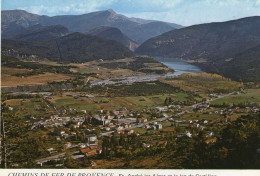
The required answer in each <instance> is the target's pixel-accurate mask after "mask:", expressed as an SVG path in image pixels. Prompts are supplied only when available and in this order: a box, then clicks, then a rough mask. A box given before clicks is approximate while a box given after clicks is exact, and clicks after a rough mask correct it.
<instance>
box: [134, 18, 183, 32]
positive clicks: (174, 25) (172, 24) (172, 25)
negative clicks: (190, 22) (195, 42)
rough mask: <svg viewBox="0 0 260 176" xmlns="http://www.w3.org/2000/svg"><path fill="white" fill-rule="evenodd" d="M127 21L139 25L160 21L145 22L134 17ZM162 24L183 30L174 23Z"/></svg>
mask: <svg viewBox="0 0 260 176" xmlns="http://www.w3.org/2000/svg"><path fill="white" fill-rule="evenodd" d="M129 19H130V20H131V21H133V22H136V23H139V24H147V23H151V22H160V21H157V20H145V19H142V18H134V17H132V18H129ZM164 23H166V24H168V25H170V26H171V27H174V28H175V29H180V28H183V26H181V25H178V24H175V23H167V22H164Z"/></svg>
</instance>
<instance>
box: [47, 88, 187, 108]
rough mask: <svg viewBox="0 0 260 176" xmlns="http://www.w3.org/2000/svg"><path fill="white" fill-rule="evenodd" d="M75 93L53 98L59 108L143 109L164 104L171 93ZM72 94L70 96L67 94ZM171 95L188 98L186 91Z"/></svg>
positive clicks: (181, 98) (176, 97) (177, 97)
mask: <svg viewBox="0 0 260 176" xmlns="http://www.w3.org/2000/svg"><path fill="white" fill-rule="evenodd" d="M72 94H73V93H66V94H64V95H62V96H54V97H53V99H52V100H51V101H52V102H53V103H54V104H55V105H56V106H57V107H58V108H61V107H64V108H74V109H77V110H87V111H92V112H94V111H97V110H100V109H101V108H102V109H104V110H117V109H120V108H121V107H126V108H127V109H133V110H142V109H144V108H148V109H150V108H154V107H156V106H163V105H164V100H165V98H166V97H169V94H159V95H151V96H126V97H98V96H97V97H94V98H87V97H80V98H78V99H75V98H74V97H72ZM67 95H70V96H67ZM171 97H172V99H173V100H175V101H183V100H185V99H186V98H188V95H187V94H185V93H174V94H171Z"/></svg>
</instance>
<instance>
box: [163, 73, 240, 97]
mask: <svg viewBox="0 0 260 176" xmlns="http://www.w3.org/2000/svg"><path fill="white" fill-rule="evenodd" d="M160 81H161V82H163V83H167V84H170V85H174V86H177V87H180V88H181V89H182V90H185V91H192V92H196V93H198V94H201V95H205V94H209V93H218V92H231V91H234V90H238V89H239V87H242V84H241V83H239V82H235V81H231V80H230V79H227V78H224V77H222V76H220V75H217V74H209V73H201V74H183V75H180V76H179V77H178V78H173V79H171V78H170V79H163V78H160Z"/></svg>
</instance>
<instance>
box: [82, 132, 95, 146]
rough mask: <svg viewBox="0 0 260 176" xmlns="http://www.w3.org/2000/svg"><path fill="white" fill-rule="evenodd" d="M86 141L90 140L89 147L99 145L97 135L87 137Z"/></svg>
mask: <svg viewBox="0 0 260 176" xmlns="http://www.w3.org/2000/svg"><path fill="white" fill-rule="evenodd" d="M85 139H87V140H88V144H89V145H97V143H98V139H97V135H95V134H89V135H86V136H85Z"/></svg>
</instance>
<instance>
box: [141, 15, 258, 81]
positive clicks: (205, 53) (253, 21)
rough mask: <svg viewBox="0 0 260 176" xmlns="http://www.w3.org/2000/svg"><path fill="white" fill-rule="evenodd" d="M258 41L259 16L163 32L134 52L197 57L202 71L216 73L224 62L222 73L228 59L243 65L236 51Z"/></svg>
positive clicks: (229, 70)
mask: <svg viewBox="0 0 260 176" xmlns="http://www.w3.org/2000/svg"><path fill="white" fill-rule="evenodd" d="M259 44H260V17H249V18H243V19H239V20H233V21H227V22H222V23H209V24H201V25H195V26H190V27H186V28H181V29H177V30H173V31H170V32H166V33H164V34H162V35H160V36H157V37H154V38H152V39H149V40H148V41H146V42H145V43H143V44H142V45H141V46H140V47H139V48H137V50H136V53H138V54H147V55H152V56H161V57H170V58H183V59H191V60H196V61H198V60H200V61H204V62H203V63H198V64H199V65H201V66H202V65H203V66H204V67H203V68H204V69H205V70H206V71H213V72H219V73H221V72H222V70H223V69H222V68H223V66H224V65H225V72H226V73H227V72H229V73H230V72H232V67H233V66H232V64H229V61H230V63H236V66H237V65H240V64H242V63H243V64H246V63H247V60H246V58H245V57H242V58H241V59H237V58H238V57H239V54H240V53H243V52H247V51H248V50H249V49H250V48H254V47H256V46H258V45H259ZM256 56H258V55H256ZM243 59H245V60H244V61H243ZM242 61H243V62H242ZM257 62H260V60H258V61H257ZM237 68H238V67H237ZM241 78H242V77H241ZM244 78H246V77H244Z"/></svg>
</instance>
